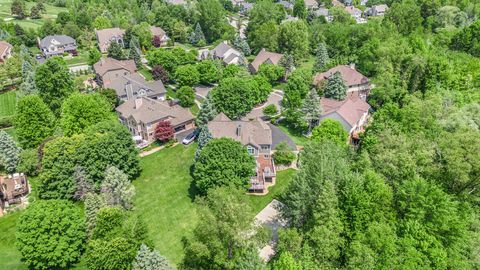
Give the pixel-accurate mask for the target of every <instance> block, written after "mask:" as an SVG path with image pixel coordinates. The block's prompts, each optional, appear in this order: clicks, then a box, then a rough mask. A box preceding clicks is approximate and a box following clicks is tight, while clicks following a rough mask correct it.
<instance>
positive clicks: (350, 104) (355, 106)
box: [320, 93, 370, 126]
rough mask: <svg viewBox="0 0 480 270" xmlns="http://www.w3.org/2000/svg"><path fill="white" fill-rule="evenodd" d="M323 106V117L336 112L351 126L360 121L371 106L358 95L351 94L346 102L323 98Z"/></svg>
mask: <svg viewBox="0 0 480 270" xmlns="http://www.w3.org/2000/svg"><path fill="white" fill-rule="evenodd" d="M320 102H321V104H322V110H323V111H322V116H327V115H329V114H331V113H334V112H336V113H337V114H338V115H340V116H341V117H342V118H343V119H344V120H345V121H346V122H347V123H348V124H349V125H350V126H354V125H355V123H357V122H358V120H360V118H361V117H362V115H363V114H364V113H365V112H368V110H370V105H369V104H368V103H367V102H365V101H363V100H362V99H361V98H360V97H359V96H358V94H357V93H351V94H349V95H348V96H347V98H346V99H344V100H335V99H330V98H325V97H323V98H322V99H321V100H320Z"/></svg>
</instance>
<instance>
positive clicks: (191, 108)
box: [190, 103, 200, 115]
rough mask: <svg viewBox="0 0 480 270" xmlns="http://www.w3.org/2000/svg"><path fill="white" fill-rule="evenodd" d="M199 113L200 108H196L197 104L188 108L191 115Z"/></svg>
mask: <svg viewBox="0 0 480 270" xmlns="http://www.w3.org/2000/svg"><path fill="white" fill-rule="evenodd" d="M199 111H200V108H199V107H198V105H197V103H195V104H193V105H192V107H190V112H191V113H192V114H193V115H197V114H198V112H199Z"/></svg>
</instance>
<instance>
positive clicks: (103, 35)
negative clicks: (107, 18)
mask: <svg viewBox="0 0 480 270" xmlns="http://www.w3.org/2000/svg"><path fill="white" fill-rule="evenodd" d="M95 32H96V34H97V39H98V44H99V46H100V47H101V48H104V47H105V46H107V45H108V44H110V42H111V41H112V39H116V38H118V37H121V38H123V35H125V30H123V29H120V28H118V27H115V28H107V29H101V30H95Z"/></svg>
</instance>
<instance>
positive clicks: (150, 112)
mask: <svg viewBox="0 0 480 270" xmlns="http://www.w3.org/2000/svg"><path fill="white" fill-rule="evenodd" d="M115 110H116V111H117V114H118V117H119V119H120V122H121V123H122V124H123V125H125V126H126V127H127V128H128V129H129V130H130V132H131V133H132V134H133V136H134V137H138V138H141V140H143V141H146V142H148V143H151V142H153V141H155V128H156V127H157V124H158V123H159V122H160V121H163V120H167V121H169V122H170V124H171V125H172V126H173V128H174V130H175V135H174V137H175V138H178V137H177V136H178V135H179V134H184V132H185V131H190V130H192V129H194V128H195V123H194V120H195V117H194V116H193V115H192V113H191V112H190V110H188V109H185V108H182V107H181V106H179V105H177V104H172V103H170V102H168V101H164V100H154V99H151V98H148V97H137V98H134V99H129V100H127V101H126V102H124V103H123V104H121V105H120V106H118V107H117V108H116V109H115Z"/></svg>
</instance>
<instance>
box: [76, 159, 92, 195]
mask: <svg viewBox="0 0 480 270" xmlns="http://www.w3.org/2000/svg"><path fill="white" fill-rule="evenodd" d="M73 179H74V180H75V184H76V186H77V189H76V190H75V194H74V195H73V198H74V199H75V200H83V199H85V196H86V195H87V194H88V193H90V192H93V182H92V180H90V179H89V178H88V176H87V174H86V173H85V169H84V168H82V167H81V166H76V167H75V172H74V173H73Z"/></svg>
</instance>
